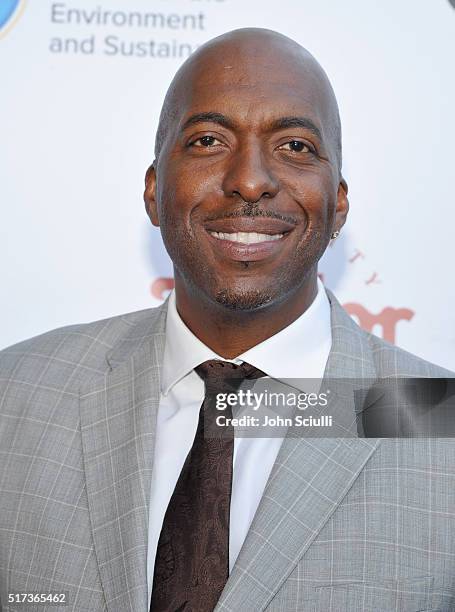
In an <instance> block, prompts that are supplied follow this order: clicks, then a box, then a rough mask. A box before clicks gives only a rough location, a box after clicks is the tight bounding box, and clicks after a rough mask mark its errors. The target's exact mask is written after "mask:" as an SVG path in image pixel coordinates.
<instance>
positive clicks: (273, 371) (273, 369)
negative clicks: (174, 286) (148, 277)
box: [161, 279, 332, 395]
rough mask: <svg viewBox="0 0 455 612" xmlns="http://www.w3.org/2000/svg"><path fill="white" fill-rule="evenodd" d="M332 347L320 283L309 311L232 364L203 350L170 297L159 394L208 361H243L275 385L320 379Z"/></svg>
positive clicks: (323, 294)
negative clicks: (263, 374)
mask: <svg viewBox="0 0 455 612" xmlns="http://www.w3.org/2000/svg"><path fill="white" fill-rule="evenodd" d="M331 345H332V332H331V325H330V303H329V300H328V297H327V294H326V292H325V289H324V285H323V284H322V282H321V281H320V280H319V279H318V292H317V295H316V297H315V299H314V300H313V302H312V303H311V305H310V306H309V308H307V310H306V311H305V312H304V313H303V314H301V315H300V317H298V319H296V320H295V321H293V322H292V323H291V324H290V325H288V326H287V327H285V328H284V329H282V330H281V331H280V332H278V333H277V334H275V335H273V336H271V337H270V338H267V339H266V340H264V341H263V342H261V343H259V344H257V345H256V346H253V347H252V348H250V349H248V350H247V351H245V352H244V353H242V354H241V355H239V356H238V357H236V358H235V359H224V358H223V357H220V356H219V355H217V354H216V353H215V352H214V351H212V349H210V348H209V347H208V346H206V345H205V344H204V343H203V342H201V340H199V338H197V337H196V336H195V335H194V334H193V332H192V331H191V330H190V329H189V328H188V327H187V326H186V325H185V323H184V322H183V321H182V319H181V317H180V315H179V313H178V311H177V307H176V303H175V292H174V291H172V292H171V295H170V297H169V303H168V311H167V319H166V345H165V350H164V360H163V374H162V383H161V392H162V393H163V394H164V395H166V394H167V393H169V391H170V389H171V388H172V387H173V386H174V385H175V384H176V383H177V382H178V381H179V380H181V379H182V378H184V377H185V376H187V375H188V374H189V373H190V372H191V371H192V370H193V369H194V368H195V367H196V366H198V365H199V364H200V363H202V362H204V361H207V360H209V359H224V361H232V362H234V363H239V362H243V361H246V362H248V363H250V364H251V365H253V366H255V367H256V368H259V369H260V370H262V371H263V372H265V373H266V374H267V375H268V376H270V377H272V378H277V379H299V378H322V376H323V374H324V370H325V365H326V363H327V358H328V356H329V352H330V348H331Z"/></svg>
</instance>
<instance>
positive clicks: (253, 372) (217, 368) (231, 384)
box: [194, 359, 267, 391]
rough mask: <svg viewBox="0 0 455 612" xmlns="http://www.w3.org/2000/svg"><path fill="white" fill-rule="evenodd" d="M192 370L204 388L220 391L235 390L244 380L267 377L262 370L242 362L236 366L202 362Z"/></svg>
mask: <svg viewBox="0 0 455 612" xmlns="http://www.w3.org/2000/svg"><path fill="white" fill-rule="evenodd" d="M194 369H195V371H196V372H197V374H199V376H200V377H201V378H202V380H203V381H204V382H205V384H206V387H208V388H210V389H219V390H220V391H221V390H223V389H224V388H226V387H228V388H230V389H236V388H238V387H239V386H240V384H241V383H242V381H243V380H245V379H253V378H261V377H262V376H267V374H265V373H264V372H262V370H258V368H255V367H254V366H252V365H251V364H249V363H246V362H244V363H242V364H241V365H238V364H236V363H231V362H230V361H221V360H220V359H210V360H209V361H204V363H201V365H199V366H197V367H196V368H194Z"/></svg>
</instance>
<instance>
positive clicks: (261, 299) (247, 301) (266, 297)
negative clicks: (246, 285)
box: [215, 289, 274, 311]
mask: <svg viewBox="0 0 455 612" xmlns="http://www.w3.org/2000/svg"><path fill="white" fill-rule="evenodd" d="M273 299H274V296H273V295H272V293H271V292H266V291H261V290H258V289H251V290H244V291H240V290H235V289H221V290H220V291H218V292H217V293H216V295H215V300H216V302H218V304H221V305H222V306H224V307H225V308H229V309H230V310H241V311H254V310H258V309H260V308H262V307H264V306H266V305H267V304H270V303H271V302H272V301H273Z"/></svg>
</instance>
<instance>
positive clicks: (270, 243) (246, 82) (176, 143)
mask: <svg viewBox="0 0 455 612" xmlns="http://www.w3.org/2000/svg"><path fill="white" fill-rule="evenodd" d="M161 121H162V124H161V133H160V134H159V136H158V139H159V141H160V142H159V149H160V150H159V154H158V156H157V161H156V162H154V164H153V166H152V167H151V168H150V169H149V171H148V173H147V180H146V192H145V200H146V204H147V210H148V212H149V215H150V217H151V219H152V222H153V223H154V224H155V225H159V226H160V227H161V233H162V236H163V240H164V244H165V246H166V249H167V251H168V253H169V255H170V257H171V259H172V261H173V263H174V270H175V283H176V292H177V297H178V298H179V296H180V298H181V299H188V298H190V297H191V298H192V299H199V300H205V301H207V302H209V303H213V304H215V303H216V304H217V305H222V306H224V307H227V308H230V309H237V310H247V311H252V310H255V309H261V308H264V307H266V306H267V305H269V306H272V305H275V306H278V305H280V304H284V303H286V302H287V301H288V300H292V299H295V298H296V297H298V294H299V292H303V291H304V290H305V288H306V289H308V286H309V284H310V283H313V284H314V283H315V282H316V273H317V262H318V260H319V259H320V257H321V256H322V254H323V252H324V251H325V249H326V247H327V245H328V243H329V241H330V236H331V233H332V232H333V231H334V230H335V229H340V227H341V226H342V225H343V223H344V220H345V217H346V214H347V209H348V202H347V198H346V191H347V188H346V184H345V183H344V181H343V180H342V179H341V178H340V172H339V155H340V152H339V128H338V114H337V109H336V102H335V99H334V96H333V92H332V90H331V88H330V85H329V83H328V81H327V78H326V76H325V74H324V73H323V72H322V69H321V68H320V67H319V65H318V64H317V63H316V62H315V60H314V59H313V58H312V56H310V55H309V54H308V53H307V52H305V51H304V50H303V49H302V48H301V47H299V46H298V45H297V44H296V43H294V42H292V41H290V40H289V39H287V38H285V37H282V36H281V35H277V34H275V33H271V32H268V31H261V30H242V31H238V32H234V33H230V34H228V35H225V36H223V37H220V38H218V39H215V40H214V41H212V42H211V43H209V44H208V45H205V46H204V47H203V48H202V49H200V50H199V51H198V52H197V53H196V54H195V55H194V56H192V58H190V59H189V60H188V61H187V62H186V64H185V65H184V66H183V68H182V69H181V70H180V71H179V73H177V76H176V78H175V79H174V82H173V84H172V85H171V88H170V91H169V92H168V97H167V100H166V102H165V109H164V111H163V115H162V119H161ZM161 141H162V142H161Z"/></svg>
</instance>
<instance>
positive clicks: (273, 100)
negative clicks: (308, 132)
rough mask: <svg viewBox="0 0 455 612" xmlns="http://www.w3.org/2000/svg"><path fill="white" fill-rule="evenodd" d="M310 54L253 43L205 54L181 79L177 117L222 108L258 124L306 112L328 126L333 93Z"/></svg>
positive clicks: (178, 89) (176, 98)
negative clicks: (277, 50)
mask: <svg viewBox="0 0 455 612" xmlns="http://www.w3.org/2000/svg"><path fill="white" fill-rule="evenodd" d="M310 58H311V56H309V58H307V59H306V61H305V58H304V57H302V56H300V55H298V54H297V53H295V52H293V53H289V52H283V51H281V52H278V53H277V52H276V50H275V51H273V49H271V50H267V49H264V47H262V48H260V47H254V46H251V45H250V48H246V49H245V48H242V47H240V48H234V47H232V46H230V47H228V48H227V49H224V50H222V49H219V50H218V51H217V52H216V53H215V52H212V53H210V52H209V53H206V54H205V55H204V56H203V57H202V58H197V59H196V60H195V61H194V62H192V63H191V64H190V65H189V66H188V68H187V69H186V70H185V71H184V72H183V74H182V75H181V77H180V79H179V80H178V83H177V89H176V96H175V103H176V105H177V108H178V116H179V118H180V119H181V121H184V120H185V118H187V117H188V116H189V115H191V114H193V113H199V112H207V111H209V112H220V113H223V114H228V115H230V116H231V117H232V118H234V119H235V120H236V121H237V122H239V124H243V123H245V124H247V125H248V126H250V127H254V126H256V125H260V124H262V123H264V122H267V121H269V120H273V119H276V118H279V117H282V116H290V115H305V116H306V117H308V118H310V119H312V120H313V121H314V122H315V123H317V124H318V125H319V127H320V128H321V129H322V130H323V128H324V125H325V124H326V123H327V122H328V121H329V120H330V117H331V105H332V96H333V94H332V92H331V89H330V85H329V84H328V81H327V78H326V77H325V74H324V73H323V72H322V70H318V65H317V64H316V63H315V62H314V61H313V60H312V58H311V59H310Z"/></svg>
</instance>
